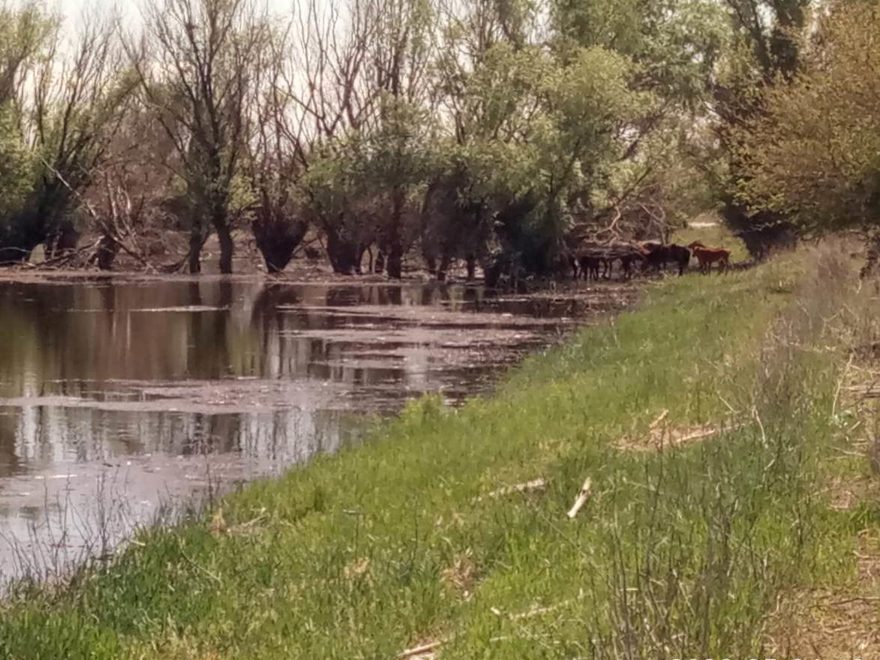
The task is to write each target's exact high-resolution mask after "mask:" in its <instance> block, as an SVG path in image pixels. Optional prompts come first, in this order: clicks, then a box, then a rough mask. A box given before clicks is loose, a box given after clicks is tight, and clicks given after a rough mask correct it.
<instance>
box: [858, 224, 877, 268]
mask: <svg viewBox="0 0 880 660" xmlns="http://www.w3.org/2000/svg"><path fill="white" fill-rule="evenodd" d="M865 248H866V250H865V263H864V265H863V266H862V269H861V270H860V271H859V277H860V278H861V279H865V278H868V277H871V276H872V275H875V274H876V273H877V262H878V261H880V232H872V233H871V234H870V235H869V236H868V238H867V241H866V243H865Z"/></svg>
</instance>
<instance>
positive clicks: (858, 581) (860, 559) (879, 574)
mask: <svg viewBox="0 0 880 660" xmlns="http://www.w3.org/2000/svg"><path fill="white" fill-rule="evenodd" d="M855 555H856V565H857V571H856V577H855V580H854V583H853V584H851V585H847V586H844V587H841V588H835V589H810V590H804V591H800V592H797V593H794V594H792V595H790V596H788V597H784V598H783V599H782V600H781V602H780V605H779V607H778V608H777V611H776V612H775V613H774V614H773V616H772V617H771V618H770V620H769V622H768V634H767V640H768V648H769V649H770V651H771V652H772V653H775V654H778V655H783V656H784V657H792V658H794V657H816V658H880V532H878V530H876V529H874V530H872V531H870V532H868V531H865V532H863V533H861V534H860V535H859V539H858V544H857V547H856V550H855Z"/></svg>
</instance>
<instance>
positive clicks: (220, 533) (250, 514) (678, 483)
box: [0, 255, 865, 658]
mask: <svg viewBox="0 0 880 660" xmlns="http://www.w3.org/2000/svg"><path fill="white" fill-rule="evenodd" d="M845 270H846V269H845V268H843V267H841V266H839V265H834V264H832V265H822V264H819V265H817V263H816V262H815V261H814V260H813V257H810V258H805V257H803V256H802V255H798V256H795V257H791V258H786V259H784V260H780V261H777V262H775V263H772V264H769V265H767V266H763V267H761V268H758V269H755V270H752V271H749V272H743V273H735V274H730V275H725V276H723V277H700V276H689V277H685V278H681V279H677V278H676V279H674V280H668V281H666V282H664V283H663V284H659V285H651V286H650V287H649V291H648V292H647V293H646V297H645V298H646V299H645V301H644V302H643V303H642V304H641V305H640V307H639V309H637V310H635V311H633V312H631V313H627V314H624V315H622V316H620V317H619V318H618V319H616V320H615V321H614V322H610V323H608V324H606V325H604V326H602V327H596V328H589V329H585V330H583V331H581V332H580V333H579V334H577V336H575V337H574V338H572V339H571V340H570V341H569V342H567V343H566V344H565V345H564V346H561V347H559V348H557V349H554V350H552V351H550V352H549V353H548V354H547V355H542V356H537V357H535V358H533V359H530V360H528V361H527V362H526V364H524V365H523V366H522V367H521V368H519V369H518V370H516V371H515V373H513V374H512V375H511V376H510V377H509V379H508V380H507V381H506V382H505V383H504V384H503V386H502V387H501V388H500V391H499V392H498V393H497V395H495V396H493V397H492V398H489V399H481V400H475V401H473V402H471V403H469V404H468V405H466V406H465V407H463V408H462V409H460V410H457V411H449V410H444V409H442V408H441V407H440V406H439V405H438V404H437V402H436V401H434V400H431V399H427V400H424V401H421V402H419V403H418V404H415V405H412V406H410V407H409V408H408V409H407V410H406V411H405V412H404V413H403V414H402V415H401V416H400V418H399V419H397V420H396V421H394V422H393V423H390V424H388V425H385V426H382V427H381V428H378V429H377V430H376V431H375V434H374V436H375V437H373V438H372V439H371V440H370V441H369V442H367V443H366V444H365V446H362V447H360V448H357V449H352V450H349V451H346V452H343V453H341V454H339V455H336V456H332V457H326V458H322V459H319V460H317V461H315V462H314V463H313V464H311V465H310V466H308V467H306V468H304V469H301V470H295V471H293V472H291V473H290V474H288V475H287V476H286V477H284V478H283V479H281V480H279V481H272V482H266V483H261V484H256V485H254V486H252V487H249V488H247V489H246V490H245V491H244V492H242V493H240V494H237V495H235V496H233V497H230V498H229V499H228V500H227V501H226V502H225V503H224V504H223V507H222V510H221V511H220V512H219V513H216V514H214V515H212V516H210V517H208V518H207V519H205V520H202V521H197V522H194V523H192V524H189V525H185V526H182V527H179V528H175V529H172V530H156V531H151V532H148V533H145V534H143V535H142V536H141V537H140V539H139V543H138V545H137V546H135V547H132V548H130V550H129V551H127V552H126V553H124V555H123V556H122V557H121V558H120V559H119V560H118V561H117V562H116V563H115V564H114V565H113V566H112V567H110V568H109V569H107V570H104V571H100V572H86V573H85V574H83V575H82V576H80V577H79V578H78V579H77V581H76V582H75V583H74V584H73V585H72V586H71V587H70V588H68V589H64V590H59V591H54V592H53V591H51V590H48V589H42V590H40V589H37V590H32V591H29V592H26V593H23V594H22V595H21V596H20V597H18V598H14V599H12V600H11V601H10V602H8V603H7V604H6V605H5V608H4V611H2V613H0V655H2V656H3V657H22V658H24V657H43V658H61V657H65V658H74V657H95V658H104V657H106V658H111V657H113V658H115V657H126V656H128V657H199V658H202V657H204V658H213V657H230V658H232V657H235V658H241V657H261V658H262V657H279V658H289V657H303V658H323V657H339V658H351V657H385V658H388V657H394V656H395V655H397V654H398V653H400V652H401V651H402V650H404V649H407V648H411V647H414V646H417V645H419V644H420V643H425V642H436V643H440V644H441V645H440V646H439V650H440V651H441V652H442V655H443V657H451V658H456V657H462V658H473V657H499V658H502V657H503V658H509V657H557V656H559V657H571V656H597V657H606V656H607V657H611V656H620V655H626V656H628V657H675V656H687V657H694V656H697V657H713V656H717V655H723V656H727V657H739V656H744V655H747V654H752V655H753V654H759V653H760V652H761V650H762V647H763V644H764V643H765V640H766V639H767V626H766V625H765V624H766V621H767V619H768V614H769V613H770V612H771V611H773V610H774V609H775V608H776V605H777V602H778V600H779V598H780V597H782V596H785V595H786V594H789V593H792V592H794V591H798V590H801V589H803V588H808V587H810V586H813V585H819V584H837V583H841V582H844V581H846V580H848V579H850V578H851V576H852V574H853V571H854V562H853V559H852V548H853V543H854V538H855V531H856V528H857V526H858V525H861V524H864V520H865V517H864V516H861V518H859V520H858V521H856V520H855V517H854V515H853V514H852V513H851V512H839V511H834V510H833V509H831V508H829V506H828V502H827V498H825V497H824V495H823V494H822V493H821V489H820V488H818V487H817V484H819V483H821V482H822V480H823V479H825V477H826V474H825V473H826V467H825V465H826V463H827V460H826V459H827V457H828V456H829V455H830V453H831V452H833V451H834V448H835V446H836V445H837V444H838V443H840V442H842V439H841V430H842V429H845V428H847V424H848V422H849V420H847V419H843V417H842V416H841V415H840V414H837V412H836V411H837V408H836V405H835V396H836V393H837V391H838V387H837V385H838V382H839V378H840V371H841V368H842V365H843V364H844V363H845V362H846V360H845V357H844V353H843V352H842V351H841V350H840V349H839V348H838V345H839V344H838V343H836V342H837V339H836V337H837V335H836V332H837V330H836V326H835V324H834V323H833V322H831V321H829V319H834V318H836V317H838V316H839V311H840V310H839V305H840V300H842V296H841V295H836V294H835V291H834V287H838V288H840V287H844V286H845V280H846V272H845ZM663 411H668V413H667V414H666V415H665V417H664V418H663V419H662V420H661V421H656V420H658V418H659V417H660V416H661V413H663ZM832 413H834V414H832ZM652 422H655V423H654V425H653V428H652ZM722 422H724V423H725V424H726V428H727V430H726V431H724V432H722V433H719V434H716V435H714V436H712V437H708V438H705V439H703V440H702V441H698V442H697V441H695V442H681V443H680V444H674V446H669V447H667V448H665V449H663V450H662V451H660V450H658V448H657V447H656V446H654V444H652V442H646V441H645V439H646V438H654V439H660V440H662V439H663V438H665V439H667V440H670V439H671V440H676V439H678V440H681V438H682V437H687V436H688V435H693V434H692V433H690V432H689V430H690V429H693V428H697V427H700V428H702V425H707V424H714V425H719V424H721V423H722ZM848 469H856V470H857V469H859V468H858V467H856V466H855V464H854V466H852V467H851V468H848ZM588 476H589V477H590V478H591V479H592V491H591V497H590V500H589V501H588V503H587V505H586V506H585V507H584V508H583V509H582V510H581V511H580V513H579V515H578V516H577V517H576V518H575V519H574V520H569V519H568V518H567V517H566V511H567V510H568V509H569V507H570V506H571V504H572V502H573V500H574V498H575V496H576V495H577V493H578V491H579V489H580V488H581V485H582V483H583V482H584V479H585V478H586V477H588ZM536 479H543V480H545V482H546V485H545V487H544V488H543V489H540V488H539V489H535V490H532V491H526V492H509V493H506V494H505V493H498V492H497V491H498V490H499V489H502V488H504V487H507V486H511V485H515V484H521V483H524V482H529V481H532V480H536Z"/></svg>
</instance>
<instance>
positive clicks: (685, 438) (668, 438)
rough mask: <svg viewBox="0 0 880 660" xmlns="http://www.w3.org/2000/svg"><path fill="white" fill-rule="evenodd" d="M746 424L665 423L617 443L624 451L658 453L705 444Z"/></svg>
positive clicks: (730, 421) (729, 421) (726, 422)
mask: <svg viewBox="0 0 880 660" xmlns="http://www.w3.org/2000/svg"><path fill="white" fill-rule="evenodd" d="M743 426H745V424H744V423H743V422H737V421H733V420H728V421H725V422H722V423H720V424H698V425H695V426H674V425H670V424H667V423H666V422H665V420H664V422H663V423H660V424H656V425H652V426H651V427H650V428H649V429H648V431H647V433H643V434H639V435H635V434H631V435H628V436H624V437H623V438H621V439H620V440H618V442H617V443H616V447H617V448H618V449H620V450H622V451H635V452H657V451H663V450H664V449H670V448H672V447H681V446H684V445H690V444H693V443H697V442H703V441H706V440H709V439H710V438H714V437H716V436H718V435H721V434H724V433H728V432H730V431H735V430H738V429H741V428H742V427H743Z"/></svg>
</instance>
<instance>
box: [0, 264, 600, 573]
mask: <svg viewBox="0 0 880 660" xmlns="http://www.w3.org/2000/svg"><path fill="white" fill-rule="evenodd" d="M616 302H617V299H616V298H615V299H612V298H610V297H607V296H606V297H604V298H603V297H598V298H592V299H585V298H566V297H558V298H551V297H544V298H538V299H529V298H510V299H506V298H499V297H495V296H492V295H489V294H488V293H487V292H485V291H483V290H482V289H480V288H473V287H456V286H442V285H422V284H404V285H381V284H375V285H358V284H352V285H347V286H340V285H337V284H329V283H328V284H284V283H269V284H267V283H263V282H261V281H255V280H250V281H248V280H229V279H222V278H213V279H211V278H205V279H200V280H184V281H180V280H161V279H152V280H151V279H143V280H119V279H112V278H93V279H90V280H88V281H87V282H84V281H77V282H64V281H59V282H57V283H56V282H40V283H28V284H24V283H0V537H2V538H3V539H5V541H6V544H5V545H12V546H15V547H18V548H19V549H20V550H21V549H22V548H23V550H21V552H22V554H23V555H28V553H33V552H36V548H37V547H38V545H39V542H40V538H41V535H42V538H43V540H45V538H49V537H51V538H52V539H55V540H54V541H52V543H53V544H54V545H55V546H60V547H63V548H74V549H75V548H77V547H79V548H81V547H82V544H83V543H84V538H83V537H84V536H85V532H83V531H80V532H76V531H75V530H71V529H70V523H69V522H65V521H67V520H68V518H69V516H70V507H71V506H73V507H76V508H77V512H78V513H77V515H79V516H80V517H83V518H84V519H87V518H88V517H89V516H90V515H91V514H92V513H94V511H93V510H94V509H95V508H96V502H102V501H106V498H107V497H108V495H107V492H106V484H107V480H108V475H111V476H112V478H113V483H114V484H115V486H114V489H115V490H114V492H115V493H116V494H115V495H114V496H113V497H114V501H118V500H120V499H121V500H123V501H125V502H127V503H129V504H131V505H132V506H131V508H132V510H131V511H127V512H126V516H121V515H120V520H122V519H123V518H124V521H123V522H120V523H119V525H118V527H119V529H118V531H116V532H114V534H115V536H114V538H117V537H121V536H122V535H123V534H124V533H125V530H126V529H127V528H128V526H129V525H130V524H131V520H132V519H134V520H144V519H145V518H146V517H148V516H149V515H152V513H154V512H155V509H156V506H157V503H158V502H159V501H160V499H161V497H162V496H163V495H164V496H168V497H171V498H172V499H174V498H184V497H185V496H187V495H190V494H192V493H193V492H196V491H197V490H198V489H199V488H202V487H204V485H205V483H206V482H207V481H209V480H210V479H215V480H221V481H240V480H247V479H252V478H254V477H256V476H259V475H265V474H271V473H273V472H275V471H277V470H279V469H282V468H283V467H285V466H288V465H290V464H292V463H296V462H300V461H303V460H306V459H307V458H308V457H310V456H312V455H313V454H315V453H317V452H324V451H333V450H334V449H336V448H338V447H339V446H340V445H341V444H342V443H344V442H346V441H347V439H349V438H350V437H351V435H352V433H353V429H354V428H355V424H354V422H353V419H354V418H353V415H356V414H358V413H363V412H375V411H379V412H385V411H391V410H396V409H397V408H398V407H399V406H400V405H401V404H402V402H403V401H404V400H405V399H407V398H409V397H413V396H416V395H418V394H420V393H423V392H428V391H440V392H442V393H443V394H444V395H445V397H446V398H447V399H448V400H449V401H452V402H455V401H458V400H461V399H462V398H463V397H465V396H467V395H470V394H473V393H476V392H480V391H483V390H484V389H485V388H487V387H489V386H490V384H491V382H492V379H493V377H494V375H495V374H496V373H497V372H498V370H499V369H500V368H502V367H503V366H504V365H506V364H509V363H510V362H511V361H513V360H515V359H517V357H518V356H519V355H521V354H522V352H524V351H526V350H529V349H531V348H534V347H535V346H539V345H543V344H546V343H547V342H548V341H551V340H552V339H553V338H554V337H555V336H557V334H558V332H559V330H560V329H561V328H565V327H568V326H569V325H570V323H571V319H573V318H580V317H583V316H584V315H585V314H589V313H591V312H601V311H605V309H607V308H608V307H609V306H613V305H614V304H616ZM101 489H104V490H103V491H101ZM99 491H101V492H99ZM105 517H106V516H105ZM89 524H91V523H89ZM81 526H83V527H86V528H87V527H88V525H85V524H83V525H81ZM58 534H60V535H61V539H62V540H61V541H58V540H57V538H56V537H57V535H58ZM3 546H4V543H3V542H2V541H0V571H6V572H10V571H11V570H12V565H13V563H14V562H13V561H12V559H11V557H12V555H11V554H10V552H9V551H8V550H5V549H4V547H3ZM4 553H5V554H4ZM73 554H74V555H75V554H76V553H75V552H74V553H73Z"/></svg>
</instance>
